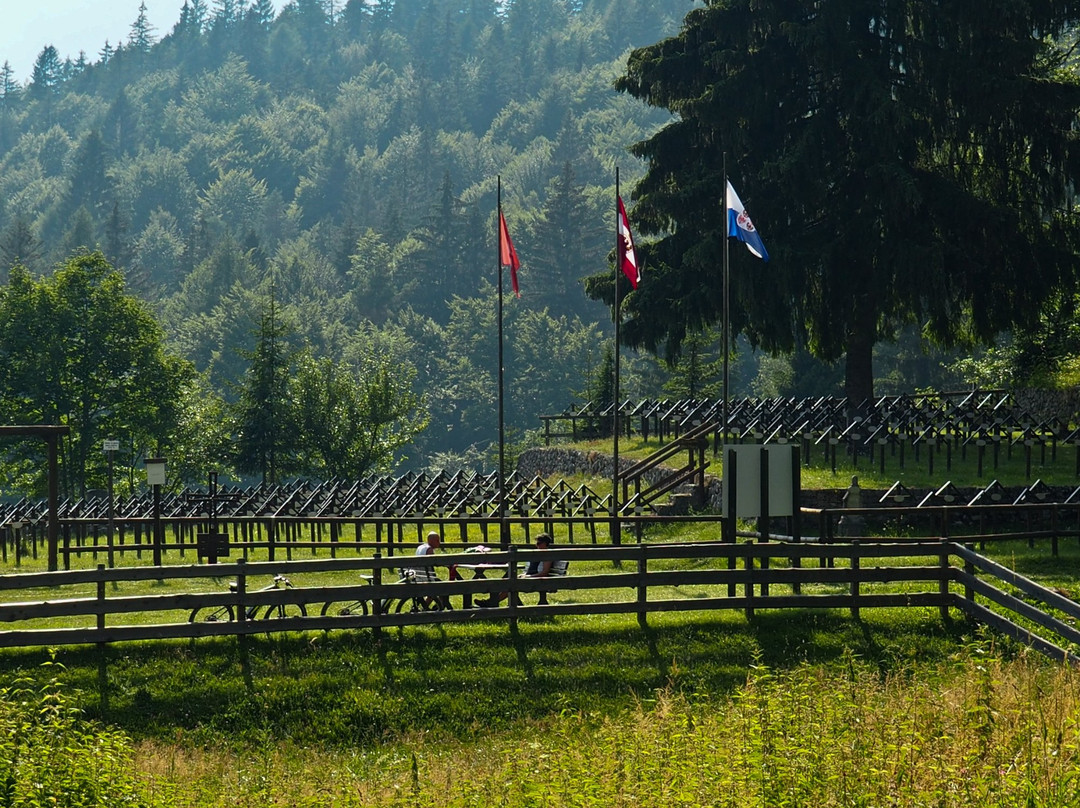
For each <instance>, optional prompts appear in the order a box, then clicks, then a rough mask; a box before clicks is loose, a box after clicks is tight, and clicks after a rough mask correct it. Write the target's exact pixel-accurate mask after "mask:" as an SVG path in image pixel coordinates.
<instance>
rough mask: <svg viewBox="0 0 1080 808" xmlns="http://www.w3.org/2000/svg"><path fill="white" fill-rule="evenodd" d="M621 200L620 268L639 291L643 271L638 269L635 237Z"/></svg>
mask: <svg viewBox="0 0 1080 808" xmlns="http://www.w3.org/2000/svg"><path fill="white" fill-rule="evenodd" d="M616 199H618V200H619V254H618V256H617V260H618V262H619V267H620V268H621V269H622V271H623V274H624V275H625V276H626V278H627V280H629V281H630V285H631V286H633V287H634V288H635V289H637V285H638V282H639V281H640V280H641V270H640V269H638V264H637V252H636V251H635V250H634V237H633V235H632V234H631V233H630V222H629V221H628V220H627V218H626V208H625V207H624V206H623V202H622V197H621V196H618V197H616Z"/></svg>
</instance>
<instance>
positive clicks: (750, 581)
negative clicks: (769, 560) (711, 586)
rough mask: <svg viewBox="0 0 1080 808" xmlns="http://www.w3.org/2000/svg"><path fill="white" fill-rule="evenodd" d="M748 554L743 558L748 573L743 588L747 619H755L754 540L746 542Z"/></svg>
mask: <svg viewBox="0 0 1080 808" xmlns="http://www.w3.org/2000/svg"><path fill="white" fill-rule="evenodd" d="M746 546H747V553H746V555H745V556H744V557H743V567H744V568H745V571H746V583H745V585H744V587H743V594H744V596H745V597H746V619H747V620H753V619H754V605H753V604H754V553H753V547H754V540H753V539H747V540H746Z"/></svg>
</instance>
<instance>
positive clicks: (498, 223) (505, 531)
mask: <svg viewBox="0 0 1080 808" xmlns="http://www.w3.org/2000/svg"><path fill="white" fill-rule="evenodd" d="M496 186H497V189H498V190H497V194H496V197H497V202H498V217H497V218H496V219H495V231H496V233H497V235H496V236H495V265H496V266H497V267H498V268H499V282H498V288H499V305H498V313H497V319H498V321H499V358H498V363H499V472H498V476H497V477H496V480H497V481H498V486H499V491H498V505H499V547H500V548H501V549H503V550H508V549H510V524H509V522H507V521H506V474H505V462H506V432H505V426H506V424H505V420H504V413H503V268H502V230H501V227H502V175H501V174H500V175H497V177H496Z"/></svg>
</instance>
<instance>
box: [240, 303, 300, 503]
mask: <svg viewBox="0 0 1080 808" xmlns="http://www.w3.org/2000/svg"><path fill="white" fill-rule="evenodd" d="M288 334H289V329H288V328H287V327H286V325H285V323H284V322H283V321H282V319H281V317H280V314H279V312H278V306H277V301H276V300H275V295H274V290H273V287H271V290H270V296H269V299H268V300H267V304H266V308H265V309H264V311H263V312H262V315H261V316H260V319H259V327H258V330H257V332H256V344H255V350H254V351H253V352H251V353H249V354H248V355H247V356H246V357H245V358H246V359H247V360H248V361H249V362H250V366H249V367H248V371H247V373H246V374H245V377H244V380H243V382H242V384H241V388H240V397H239V401H238V402H237V405H236V421H237V438H236V455H235V464H236V468H237V469H238V470H239V471H241V472H243V473H245V474H258V475H260V476H261V478H262V481H263V483H269V484H271V485H272V484H275V483H277V482H278V480H279V479H280V475H282V474H288V473H291V472H292V471H293V470H294V468H295V466H294V463H293V462H292V461H293V457H292V454H293V450H294V449H295V447H296V445H297V443H296V442H297V440H298V439H299V436H298V435H297V434H296V433H295V431H294V429H293V426H294V425H293V424H292V423H290V417H291V409H290V407H289V398H288V390H289V378H290V375H291V369H292V367H293V364H294V362H295V360H296V356H297V354H296V352H295V351H293V350H292V349H291V348H290V347H289V343H288V339H287V337H288Z"/></svg>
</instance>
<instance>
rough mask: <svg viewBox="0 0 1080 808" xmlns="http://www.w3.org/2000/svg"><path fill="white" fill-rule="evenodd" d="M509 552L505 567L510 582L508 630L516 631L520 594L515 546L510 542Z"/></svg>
mask: <svg viewBox="0 0 1080 808" xmlns="http://www.w3.org/2000/svg"><path fill="white" fill-rule="evenodd" d="M506 551H507V552H508V553H509V554H510V561H509V566H508V567H507V570H506V574H507V578H508V579H509V584H510V597H509V598H508V599H507V600H508V607H509V609H510V631H511V632H513V633H516V632H517V607H518V601H520V599H521V596H520V594H519V593H518V583H517V581H518V574H517V547H515V546H514V545H513V544H511V545H510V546H509V547H508V548H507V550H506Z"/></svg>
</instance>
